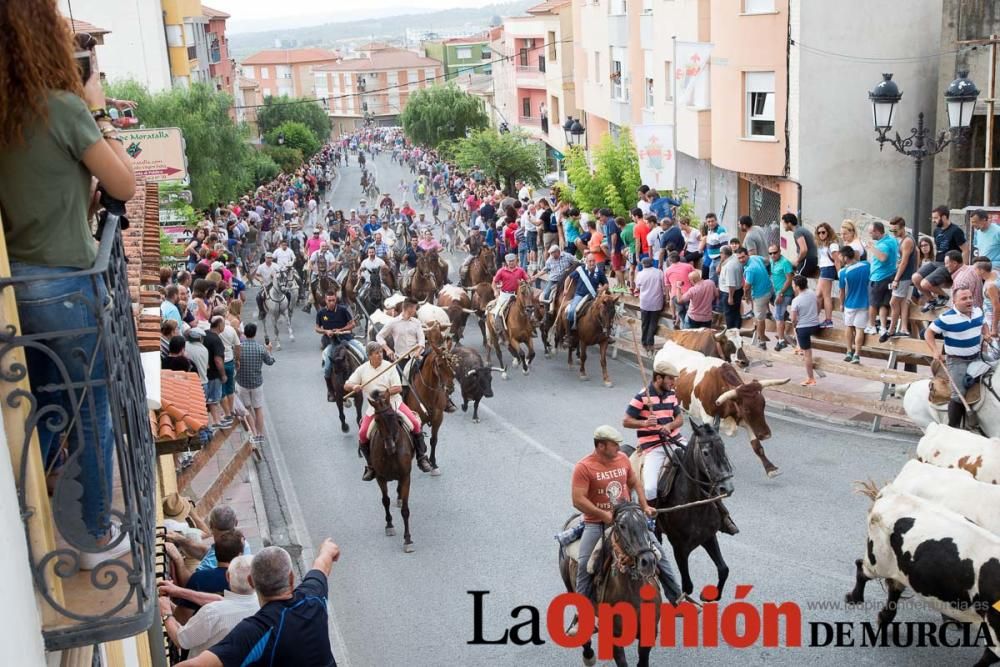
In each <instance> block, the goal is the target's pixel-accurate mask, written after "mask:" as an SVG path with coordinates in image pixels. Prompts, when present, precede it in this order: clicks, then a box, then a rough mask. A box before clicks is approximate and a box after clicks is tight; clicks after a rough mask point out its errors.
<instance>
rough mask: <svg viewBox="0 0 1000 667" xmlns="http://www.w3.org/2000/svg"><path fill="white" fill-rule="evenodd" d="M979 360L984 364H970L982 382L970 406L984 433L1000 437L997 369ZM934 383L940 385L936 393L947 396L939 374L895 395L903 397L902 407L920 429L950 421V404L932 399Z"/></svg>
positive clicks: (900, 389) (992, 436)
mask: <svg viewBox="0 0 1000 667" xmlns="http://www.w3.org/2000/svg"><path fill="white" fill-rule="evenodd" d="M979 363H981V364H982V366H983V367H981V368H973V367H972V366H970V371H972V372H971V373H970V375H976V376H978V377H979V381H980V382H981V383H982V387H981V393H980V397H979V400H978V401H977V402H976V404H975V405H973V406H971V407H972V409H973V411H974V412H975V413H976V418H977V419H978V422H979V428H980V429H981V430H982V431H983V433H985V434H986V435H987V436H988V437H990V438H1000V386H996V387H994V380H995V379H996V377H995V375H994V369H993V368H990V366H989V365H988V364H986V363H985V362H979ZM932 382H936V383H938V384H939V385H940V386H938V387H937V389H936V391H935V394H940V395H946V394H947V393H948V392H949V386H948V381H947V380H945V379H943V378H939V377H934V378H931V379H929V380H917V381H916V382H911V383H910V384H909V385H905V386H900V387H897V388H896V395H897V396H899V395H902V396H903V410H905V411H906V415H907V416H908V417H909V418H910V419H911V420H912V421H913V423H914V424H916V425H917V427H918V428H919V429H920V430H921V431H926V430H927V426H928V425H929V424H947V423H948V404H947V403H944V404H943V405H936V404H934V403H931V402H930V400H929V398H930V390H931V383H932Z"/></svg>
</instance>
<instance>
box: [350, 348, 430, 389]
mask: <svg viewBox="0 0 1000 667" xmlns="http://www.w3.org/2000/svg"><path fill="white" fill-rule="evenodd" d="M418 347H420V346H419V345H414V346H413V347H411V348H410V350H409V351H408V352H407V353H406V354H404V355H402V356H399V357H396V361H394V362H392V363H391V364H389V365H388V366H386V367H385V368H383V369H382V370H380V371H379V372H378V373H377V374H376V375H375V376H374V377H373V378H371V379H370V380H368V382H365V383H364V384H361V385H358V388H357V389H352V390H351V391H350V392H349V393H347V394H345V395H344V398H350V397H351V396H354V394H356V393H358V392H359V391H361V390H362V389H364V388H365V387H367V386H368V385H369V384H371V383H372V382H374V381H375V380H376V379H377V378H378V377H379V376H380V375H382V374H383V373H385V372H386V371H388V370H389V369H390V368H395V367H396V365H397V364H398V363H399V362H401V361H403V360H404V359H406V358H407V357H409V356H410V355H411V354H413V352H414V351H415V350H416V349H417V348H418Z"/></svg>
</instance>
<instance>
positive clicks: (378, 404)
mask: <svg viewBox="0 0 1000 667" xmlns="http://www.w3.org/2000/svg"><path fill="white" fill-rule="evenodd" d="M368 402H369V403H371V406H372V408H374V409H375V414H385V413H386V412H393V409H392V402H391V401H390V400H389V392H387V391H381V390H379V389H376V390H375V391H373V392H372V393H370V394H369V395H368Z"/></svg>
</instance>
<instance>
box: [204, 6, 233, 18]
mask: <svg viewBox="0 0 1000 667" xmlns="http://www.w3.org/2000/svg"><path fill="white" fill-rule="evenodd" d="M201 13H202V15H203V16H207V17H208V18H210V19H230V18H232V16H230V15H229V14H227V13H225V12H223V11H219V10H218V9H212V8H211V7H209V6H208V5H202V6H201Z"/></svg>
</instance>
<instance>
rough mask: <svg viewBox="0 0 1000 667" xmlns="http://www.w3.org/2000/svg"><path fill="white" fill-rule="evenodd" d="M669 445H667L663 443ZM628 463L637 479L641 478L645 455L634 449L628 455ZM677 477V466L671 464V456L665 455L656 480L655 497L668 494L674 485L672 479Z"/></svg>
mask: <svg viewBox="0 0 1000 667" xmlns="http://www.w3.org/2000/svg"><path fill="white" fill-rule="evenodd" d="M665 446H667V447H669V445H665ZM628 460H629V463H631V464H632V471H633V472H634V473H635V474H636V476H637V478H638V479H642V478H643V477H642V472H643V468H645V467H646V457H645V456H643V455H642V452H641V451H639V450H638V449H636V450H635V451H634V452H632V453H631V454H630V455H629V457H628ZM676 477H677V466H675V465H674V464H673V460H672V458H671V457H669V456H668V457H667V459H666V461H664V465H663V468H662V469H661V470H660V476H659V478H658V480H657V482H656V497H657V498H666V497H667V496H668V495H670V490H671V489H672V488H673V487H674V479H675V478H676Z"/></svg>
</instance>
